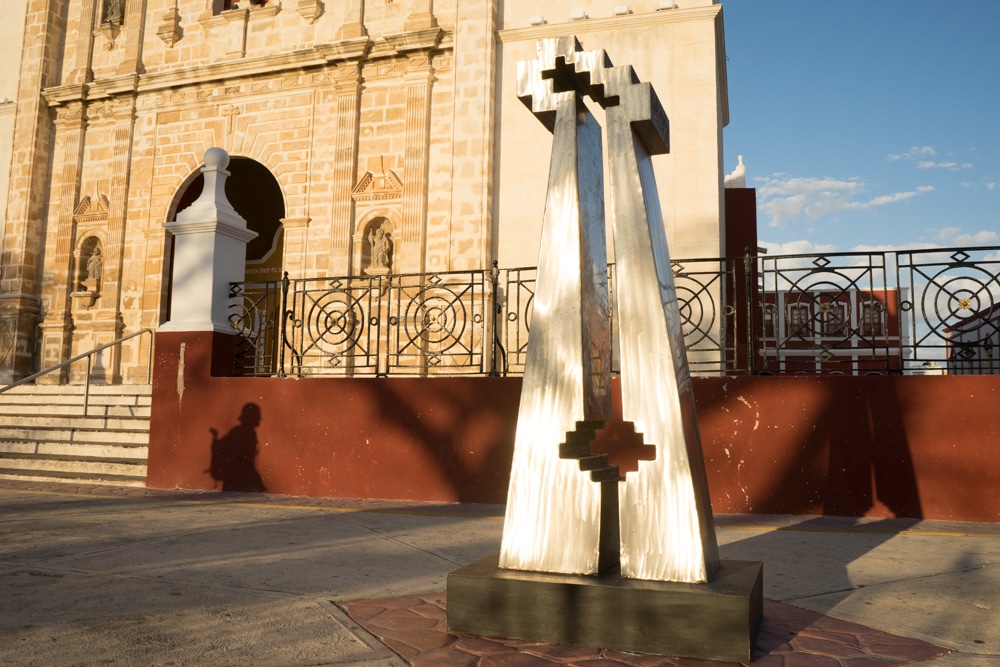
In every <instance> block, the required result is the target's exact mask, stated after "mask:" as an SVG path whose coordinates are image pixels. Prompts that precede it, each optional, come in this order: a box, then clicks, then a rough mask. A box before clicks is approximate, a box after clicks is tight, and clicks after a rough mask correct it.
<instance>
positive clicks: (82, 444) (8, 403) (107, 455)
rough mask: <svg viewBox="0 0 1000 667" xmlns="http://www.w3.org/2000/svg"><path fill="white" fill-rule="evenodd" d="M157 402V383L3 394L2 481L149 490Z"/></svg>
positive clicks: (47, 388) (45, 388) (0, 424)
mask: <svg viewBox="0 0 1000 667" xmlns="http://www.w3.org/2000/svg"><path fill="white" fill-rule="evenodd" d="M0 388H2V387H0ZM151 402H152V387H151V386H150V385H91V386H90V387H89V389H86V388H85V387H84V386H82V385H24V386H21V387H15V388H13V389H10V390H8V391H6V392H3V393H0V478H4V479H20V480H28V481H36V482H67V483H69V482H74V483H79V484H115V485H124V486H145V483H146V461H147V458H148V454H149V415H150V411H151V407H150V406H151ZM85 404H86V414H84V406H85Z"/></svg>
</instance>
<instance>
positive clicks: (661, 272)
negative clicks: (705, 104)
mask: <svg viewBox="0 0 1000 667" xmlns="http://www.w3.org/2000/svg"><path fill="white" fill-rule="evenodd" d="M583 95H589V96H590V97H592V98H593V99H594V100H595V101H597V103H599V104H600V105H601V106H603V107H604V108H605V109H606V116H607V125H608V144H609V146H608V156H609V159H608V162H609V165H610V183H611V203H612V206H611V210H612V223H613V230H614V247H615V262H616V268H617V276H618V280H617V283H616V288H617V291H616V296H617V298H616V300H615V303H616V305H617V308H618V322H619V339H620V346H621V378H622V405H623V411H624V418H625V419H626V420H627V421H631V422H633V423H634V424H635V429H636V432H638V433H642V434H643V435H644V438H645V441H646V442H647V444H652V445H655V447H656V457H655V459H654V460H652V461H640V462H639V470H638V471H637V472H634V473H629V474H628V475H627V476H626V480H625V482H624V483H622V484H619V477H618V473H617V469H616V468H613V467H611V466H609V465H608V462H607V457H606V456H601V455H592V454H591V453H590V451H589V443H590V440H591V439H592V438H593V435H594V432H595V431H596V430H597V429H599V428H600V427H601V426H603V421H604V420H606V419H608V418H609V417H610V408H611V405H610V376H609V373H608V369H609V366H610V360H611V346H610V340H609V331H608V324H607V322H608V319H607V316H608V307H607V304H608V288H607V278H606V270H605V266H606V264H607V254H606V250H605V243H604V238H605V225H604V193H603V187H604V181H603V172H602V164H603V151H602V146H601V134H600V128H599V127H598V126H597V123H596V121H595V119H594V118H593V116H592V115H591V114H590V112H589V111H587V109H586V107H585V106H584V102H583V99H582V96H583ZM518 96H519V98H520V99H521V100H522V101H523V102H524V103H525V104H527V105H528V106H529V107H530V108H531V110H532V112H533V113H534V114H535V115H536V116H537V117H538V118H539V119H540V120H541V121H542V123H544V124H545V126H546V127H547V128H549V129H550V130H552V132H553V142H552V161H551V165H550V170H549V184H548V194H547V196H546V204H545V215H544V218H543V222H542V246H541V247H542V252H541V253H540V256H539V260H538V277H537V287H536V291H535V299H534V306H533V310H532V332H531V339H530V341H529V343H528V356H527V360H526V363H525V372H524V381H523V382H524V384H523V385H522V390H521V404H520V410H519V413H518V424H517V435H516V439H515V444H514V461H513V466H512V470H511V483H510V491H509V494H508V499H507V514H506V519H505V524H504V535H503V542H502V545H501V552H500V567H502V568H507V569H515V570H530V571H539V572H560V573H569V574H596V573H597V572H599V571H601V570H603V569H605V568H606V567H607V566H609V565H612V564H614V563H616V562H618V561H619V556H620V562H621V572H622V576H624V577H628V578H636V579H650V580H657V581H682V582H692V583H693V582H704V581H707V580H708V578H709V577H710V576H711V574H712V573H713V572H714V571H715V569H717V568H718V560H719V557H718V548H717V547H716V542H715V531H714V528H713V525H712V513H711V508H710V504H709V499H708V486H707V483H706V481H705V470H704V463H703V460H702V454H701V441H700V437H699V434H698V425H697V420H696V416H695V411H694V396H693V394H692V391H691V379H690V374H689V371H688V365H687V357H686V353H685V350H684V340H683V333H682V331H681V320H680V314H679V311H678V306H677V294H676V291H675V289H674V284H673V274H672V272H671V268H670V258H669V255H668V251H667V241H666V235H665V232H664V228H663V221H662V218H661V216H660V205H659V201H658V199H657V195H656V186H655V182H654V180H653V167H652V161H651V158H650V156H651V155H652V154H657V153H666V152H667V150H668V124H667V117H666V114H665V113H664V111H663V107H662V106H661V105H660V102H659V100H658V99H657V97H656V94H655V92H654V91H653V89H652V86H650V84H648V83H640V82H639V81H638V79H637V77H636V75H635V72H634V71H633V70H632V67H631V66H625V67H613V66H612V65H611V62H610V59H609V58H608V57H607V55H606V54H605V53H604V51H590V52H583V51H581V50H580V46H579V43H578V42H577V41H576V39H575V38H573V37H564V38H558V39H551V40H543V41H541V42H539V45H538V58H537V59H536V60H532V61H526V62H521V63H518ZM609 487H610V488H609ZM619 487H620V488H619ZM619 526H620V537H619ZM619 542H620V544H619ZM612 549H613V551H612Z"/></svg>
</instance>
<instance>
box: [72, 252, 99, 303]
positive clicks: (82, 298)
mask: <svg viewBox="0 0 1000 667" xmlns="http://www.w3.org/2000/svg"><path fill="white" fill-rule="evenodd" d="M85 256H86V257H87V263H86V264H84V265H83V266H81V267H80V272H79V277H78V278H77V280H79V288H78V289H77V291H75V292H73V301H74V303H77V304H78V305H80V306H82V307H83V308H88V309H89V308H91V307H92V306H93V305H94V303H95V302H96V301H97V297H98V296H99V295H100V283H101V272H102V271H103V270H104V258H103V257H102V256H101V249H100V248H97V247H95V248H94V249H93V250H91V251H90V254H89V255H85Z"/></svg>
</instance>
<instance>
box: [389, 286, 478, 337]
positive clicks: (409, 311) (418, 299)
mask: <svg viewBox="0 0 1000 667" xmlns="http://www.w3.org/2000/svg"><path fill="white" fill-rule="evenodd" d="M467 318H468V313H467V312H466V307H465V304H464V303H463V302H462V298H461V296H460V295H459V294H457V293H456V292H455V291H454V290H452V289H449V288H448V287H446V286H443V285H432V286H428V287H425V288H424V289H422V290H420V291H419V292H417V293H416V295H415V296H414V297H413V298H412V299H411V300H410V301H409V303H407V304H406V310H405V313H404V314H403V327H404V331H405V334H406V338H407V340H409V341H411V342H418V341H419V342H421V343H425V344H429V345H435V346H440V347H439V348H438V351H442V350H447V349H448V348H450V347H451V346H453V345H455V344H456V343H458V342H459V341H461V340H462V335H463V334H464V333H465V326H466V321H467Z"/></svg>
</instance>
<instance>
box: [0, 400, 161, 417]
mask: <svg viewBox="0 0 1000 667" xmlns="http://www.w3.org/2000/svg"><path fill="white" fill-rule="evenodd" d="M0 401H2V397H0ZM43 414H44V415H53V416H63V415H69V416H74V417H83V416H84V414H83V403H78V404H75V405H71V404H68V403H60V404H52V403H3V402H0V418H2V417H3V416H11V417H13V416H21V415H24V416H35V415H43ZM149 415H150V406H148V405H95V404H94V403H91V404H90V405H89V406H88V407H87V414H86V416H87V417H142V418H145V419H149Z"/></svg>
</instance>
